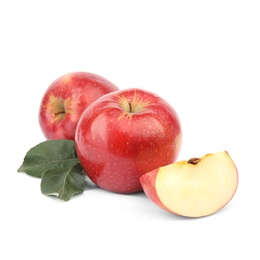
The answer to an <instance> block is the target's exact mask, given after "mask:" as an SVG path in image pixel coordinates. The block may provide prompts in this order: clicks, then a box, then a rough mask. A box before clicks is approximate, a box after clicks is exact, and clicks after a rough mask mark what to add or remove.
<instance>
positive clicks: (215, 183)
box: [140, 151, 238, 217]
mask: <svg viewBox="0 0 260 260" xmlns="http://www.w3.org/2000/svg"><path fill="white" fill-rule="evenodd" d="M140 182H141V185H142V187H143V190H144V192H145V193H146V195H147V196H148V198H150V199H151V201H153V202H154V203H155V204H156V205H158V206H159V207H161V208H163V209H165V210H167V211H169V212H171V213H175V214H177V215H181V216H185V217H203V216H208V215H211V214H213V213H215V212H217V211H219V210H220V209H221V208H223V207H224V206H225V205H227V203H228V202H229V201H230V200H231V199H232V198H233V196H234V194H235V192H236V190H237V186H238V171H237V167H236V165H235V163H234V162H233V160H232V159H231V157H230V155H229V154H228V152H227V151H224V152H217V153H210V154H207V155H205V156H202V157H198V158H196V157H195V158H191V159H189V160H188V161H179V162H175V163H173V164H169V165H166V166H163V167H159V168H157V169H154V170H152V171H150V172H147V173H146V174H143V175H142V176H141V177H140Z"/></svg>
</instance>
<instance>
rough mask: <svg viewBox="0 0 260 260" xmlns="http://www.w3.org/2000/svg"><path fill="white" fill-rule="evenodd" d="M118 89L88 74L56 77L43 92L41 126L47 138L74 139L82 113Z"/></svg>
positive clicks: (97, 76)
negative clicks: (102, 97)
mask: <svg viewBox="0 0 260 260" xmlns="http://www.w3.org/2000/svg"><path fill="white" fill-rule="evenodd" d="M116 90H118V88H117V87H116V86H115V85H114V84H113V83H111V82H110V81H108V80H107V79H105V78H103V77H101V76H99V75H96V74H93V73H89V72H72V73H68V74H65V75H63V76H61V77H59V78H57V79H56V80H55V81H54V82H53V83H52V84H51V85H50V86H49V87H48V89H47V90H46V92H45V93H44V95H43V97H42V100H41V104H40V109H39V124H40V127H41V129H42V132H43V134H44V136H45V137H46V139H69V140H74V138H75V131H76V126H77V123H78V120H79V118H80V116H81V114H82V113H83V111H84V110H85V109H86V108H87V107H88V106H89V105H90V104H91V103H92V102H94V101H95V100H97V99H98V98H99V97H101V96H103V95H104V94H107V93H110V92H112V91H116Z"/></svg>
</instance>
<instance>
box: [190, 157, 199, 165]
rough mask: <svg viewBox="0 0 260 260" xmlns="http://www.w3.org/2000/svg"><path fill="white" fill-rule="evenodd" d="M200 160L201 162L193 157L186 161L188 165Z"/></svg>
mask: <svg viewBox="0 0 260 260" xmlns="http://www.w3.org/2000/svg"><path fill="white" fill-rule="evenodd" d="M200 160H201V159H200V158H196V157H193V158H190V159H189V160H188V163H190V164H197V163H198V162H199V161H200Z"/></svg>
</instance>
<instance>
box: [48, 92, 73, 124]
mask: <svg viewBox="0 0 260 260" xmlns="http://www.w3.org/2000/svg"><path fill="white" fill-rule="evenodd" d="M69 104H70V98H66V99H65V100H64V99H62V98H61V97H56V96H54V95H50V97H49V102H48V103H47V105H46V109H47V110H48V111H49V113H51V115H52V117H53V121H57V120H60V119H63V118H64V117H65V115H66V114H67V113H69V112H70V111H69V110H68V107H69Z"/></svg>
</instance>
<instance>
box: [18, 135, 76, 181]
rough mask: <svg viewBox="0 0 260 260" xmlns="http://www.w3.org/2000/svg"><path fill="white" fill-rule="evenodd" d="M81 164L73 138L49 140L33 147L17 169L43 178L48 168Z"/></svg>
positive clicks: (65, 167) (66, 167) (63, 167)
mask: <svg viewBox="0 0 260 260" xmlns="http://www.w3.org/2000/svg"><path fill="white" fill-rule="evenodd" d="M77 164H79V159H78V157H77V153H76V149H75V142H74V141H72V140H47V141H44V142H42V143H39V144H38V145H36V146H34V147H33V148H31V149H30V150H29V151H28V152H27V154H26V155H25V157H24V161H23V164H22V165H21V166H20V167H19V169H18V170H17V171H18V172H25V173H27V174H28V175H31V176H34V177H37V178H41V177H42V175H43V173H44V172H45V171H46V170H52V169H60V170H62V169H68V168H71V167H73V166H74V165H77Z"/></svg>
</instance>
